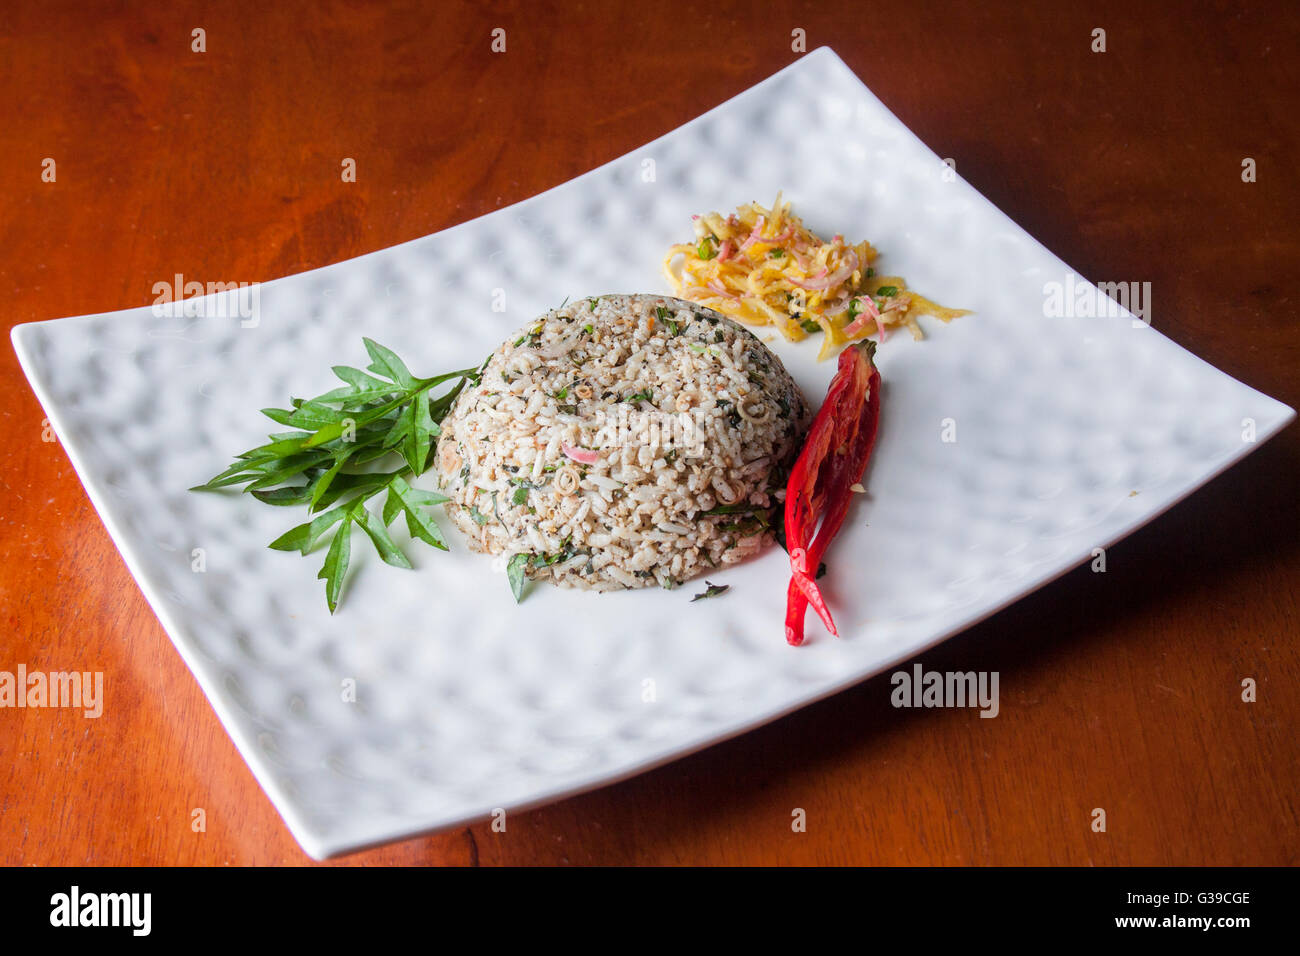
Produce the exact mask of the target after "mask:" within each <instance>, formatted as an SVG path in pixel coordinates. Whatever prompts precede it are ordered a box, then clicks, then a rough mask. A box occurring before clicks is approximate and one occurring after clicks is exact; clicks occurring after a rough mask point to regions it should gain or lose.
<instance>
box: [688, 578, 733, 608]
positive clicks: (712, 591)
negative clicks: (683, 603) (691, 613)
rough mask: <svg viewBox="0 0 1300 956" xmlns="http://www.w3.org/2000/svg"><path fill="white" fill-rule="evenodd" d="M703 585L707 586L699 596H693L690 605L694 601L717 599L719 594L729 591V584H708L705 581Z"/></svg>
mask: <svg viewBox="0 0 1300 956" xmlns="http://www.w3.org/2000/svg"><path fill="white" fill-rule="evenodd" d="M704 583H705V584H706V585H708V586H707V587H706V588H705V589H704V590H703V591H701V592H700V593H699V594H697V595H695V597H693V598H691V603H692V604H694V603H695V602H696V601H703V600H704V599H705V598H711V597H717V596H718V595H719V594H725V593H726V592H727V591H730V590H731V585H730V584H710V583H709V582H708V581H705V582H704Z"/></svg>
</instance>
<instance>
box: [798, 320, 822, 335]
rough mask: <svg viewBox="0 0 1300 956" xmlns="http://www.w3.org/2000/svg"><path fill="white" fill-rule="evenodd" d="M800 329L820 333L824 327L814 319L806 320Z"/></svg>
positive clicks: (801, 323) (800, 324) (800, 325)
mask: <svg viewBox="0 0 1300 956" xmlns="http://www.w3.org/2000/svg"><path fill="white" fill-rule="evenodd" d="M799 328H801V329H803V330H804V331H805V332H820V331H821V330H822V327H821V326H820V325H818V324H817V322H816V321H815V320H813V319H805V320H804V321H802V322H800V323H799Z"/></svg>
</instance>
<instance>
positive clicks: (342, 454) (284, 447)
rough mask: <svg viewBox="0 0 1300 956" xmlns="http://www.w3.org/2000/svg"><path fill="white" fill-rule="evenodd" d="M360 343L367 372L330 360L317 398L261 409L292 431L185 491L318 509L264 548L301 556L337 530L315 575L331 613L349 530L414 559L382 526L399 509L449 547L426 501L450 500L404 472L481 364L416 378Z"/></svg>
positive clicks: (401, 563)
mask: <svg viewBox="0 0 1300 956" xmlns="http://www.w3.org/2000/svg"><path fill="white" fill-rule="evenodd" d="M363 341H364V342H365V346H366V352H367V353H368V354H369V356H370V365H369V366H368V367H367V368H366V369H365V370H364V371H363V370H361V369H357V368H352V367H349V366H346V365H336V366H334V369H333V371H334V374H335V375H336V376H338V378H339V380H340V381H342V382H343V385H342V386H340V387H338V388H335V389H333V390H331V391H328V392H325V393H324V394H323V395H317V396H316V397H315V398H310V399H305V400H304V399H297V398H295V399H291V401H290V405H291V407H290V408H264V409H262V414H263V415H265V416H266V417H267V418H269V419H271V420H272V421H273V422H275V423H276V424H278V425H285V426H288V427H290V428H293V429H295V430H294V431H288V432H280V433H277V434H272V435H268V436H267V437H268V438H269V439H270V441H269V442H267V443H266V444H264V445H259V446H258V447H256V448H251V449H249V450H248V451H246V452H243V453H241V454H240V455H238V456H236V458H235V461H234V463H233V464H232V465H231V466H230V467H229V468H227V469H226V470H225V471H223V472H221V474H219V475H216V476H215V477H213V478H212V479H210V480H209V481H208V482H206V483H205V484H202V485H198V486H196V487H194V488H191V489H190V490H191V491H214V490H217V489H221V488H227V487H231V486H234V485H243V486H244V488H243V490H244V491H246V492H248V493H250V494H252V495H253V497H255V498H257V499H258V500H259V501H262V502H264V503H266V504H269V505H276V506H279V507H289V506H298V505H306V506H307V512H308V514H310V515H314V517H313V518H312V519H311V520H310V521H307V522H304V523H303V524H300V525H298V526H296V527H294V528H290V529H289V530H288V531H286V532H285V533H284V534H282V535H280V537H278V538H276V539H275V540H274V541H272V542H271V544H270V545H269V547H271V548H274V549H275V550H277V551H299V552H301V553H302V554H304V555H306V554H308V553H310V552H311V550H312V548H313V547H315V545H316V544H317V543H318V542H320V541H321V540H322V539H323V538H324V536H325V535H326V534H327V533H328V532H330V530H331V529H334V533H333V537H332V539H331V540H330V545H329V550H328V551H327V552H326V555H325V564H324V566H323V567H322V568H321V570H320V574H318V575H317V577H318V578H320V579H322V580H323V581H324V582H325V602H326V604H327V605H328V606H329V609H330V613H331V614H333V613H334V611H335V609H336V608H337V607H338V605H339V599H340V597H341V595H342V593H343V582H344V578H345V577H346V575H347V571H348V565H349V563H350V562H351V557H352V530H353V528H360V529H361V530H362V531H363V532H364V533H365V535H366V537H367V538H369V539H370V542H371V543H372V544H373V545H374V548H375V551H376V552H377V553H378V554H379V557H380V558H381V559H382V560H383V561H384V562H385V563H386V564H391V565H393V566H394V567H398V568H410V567H411V562H410V560H409V559H408V558H407V556H406V554H405V553H404V552H403V551H402V549H401V547H400V546H399V545H398V544H397V543H396V542H395V541H394V540H393V538H392V535H391V534H390V533H389V531H388V528H389V526H390V525H391V524H392V523H393V522H394V521H395V520H396V519H397V518H398V516H399V515H400V516H403V517H404V518H405V521H406V527H407V529H408V530H409V531H410V534H411V537H412V539H418V540H420V541H423V542H425V543H426V544H428V545H430V546H432V547H434V548H437V549H438V550H440V551H446V550H447V542H446V540H445V539H444V538H443V536H442V532H441V531H440V530H439V528H438V525H437V524H436V523H435V522H434V520H433V518H432V516H430V515H429V513H428V512H427V510H426V509H427V508H429V507H430V506H432V505H437V504H441V503H443V502H445V501H447V500H448V498H447V497H446V496H445V495H441V494H439V493H437V492H435V491H425V490H423V489H420V488H415V487H412V485H411V484H410V481H409V480H408V479H411V478H413V477H416V476H418V475H421V474H423V473H424V472H425V470H426V469H427V468H428V467H429V464H430V459H431V457H432V455H433V451H434V448H435V447H436V444H437V437H438V433H439V427H438V423H439V422H441V421H442V419H443V418H444V417H445V416H446V414H447V412H448V411H450V410H451V406H452V403H453V402H454V401H455V400H456V397H457V396H458V395H459V394H460V392H461V390H462V389H463V388H464V387H465V385H466V384H467V383H468V384H471V385H472V384H476V383H477V382H478V380H479V376H480V375H481V374H482V366H479V367H478V368H468V369H461V370H459V371H456V372H448V373H446V374H444V375H435V376H433V377H432V378H417V377H416V376H414V375H412V374H411V372H410V370H409V369H408V368H407V367H406V363H404V362H403V361H402V360H401V359H400V358H398V357H397V355H396V354H395V353H393V352H392V351H391V350H389V349H387V348H385V347H384V346H382V345H380V344H379V343H378V342H375V341H372V340H371V339H364V340H363ZM484 364H485V365H486V362H485V363H484ZM453 382H454V383H455V384H454V385H452V387H451V388H450V389H449V390H447V391H445V392H444V393H443V394H441V395H435V392H437V391H438V389H439V386H445V385H448V384H450V383H453ZM385 458H389V459H393V461H394V464H397V463H399V462H400V465H399V467H396V468H393V469H392V470H390V471H377V470H373V468H372V469H370V470H364V471H363V470H360V469H361V468H362V467H363V466H365V465H367V464H370V463H372V462H377V461H380V460H382V459H385ZM385 493H386V495H387V497H386V498H385V499H384V504H383V508H382V510H381V511H380V513H379V514H378V515H376V514H375V513H374V512H372V511H371V510H370V509H369V508H367V507H366V505H367V502H369V501H370V500H371V499H373V498H378V497H379V496H380V495H381V494H385ZM326 509H328V510H326ZM336 526H337V527H336Z"/></svg>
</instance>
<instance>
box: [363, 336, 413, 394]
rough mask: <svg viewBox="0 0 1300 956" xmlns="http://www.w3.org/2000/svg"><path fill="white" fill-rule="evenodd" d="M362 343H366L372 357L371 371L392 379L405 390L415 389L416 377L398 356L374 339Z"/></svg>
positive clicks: (364, 340)
mask: <svg viewBox="0 0 1300 956" xmlns="http://www.w3.org/2000/svg"><path fill="white" fill-rule="evenodd" d="M362 341H363V342H365V344H366V352H367V353H368V354H369V355H370V371H372V372H376V373H378V374H379V375H383V376H384V377H385V378H389V379H391V380H392V381H394V382H396V383H397V384H398V385H400V386H402V387H403V388H414V387H415V384H416V382H415V376H414V375H412V374H411V371H410V369H408V368H407V367H406V363H405V362H403V361H402V360H401V359H399V358H398V357H397V355H396V354H394V353H393V352H392V351H391V350H390V349H386V348H384V347H383V346H382V345H380V344H379V343H378V342H376V341H375V340H374V339H362Z"/></svg>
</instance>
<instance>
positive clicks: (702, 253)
mask: <svg viewBox="0 0 1300 956" xmlns="http://www.w3.org/2000/svg"><path fill="white" fill-rule="evenodd" d="M695 253H696V255H698V256H699V257H700V258H701V259H706V260H707V259H712V258H713V257H714V256H716V255H717V254H718V250H717V249H714V248H713V243H712V242H711V241H710V240H709V239H705V240H703V241H702V242H700V245H699V247H698V248H697V249H696V250H695Z"/></svg>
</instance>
